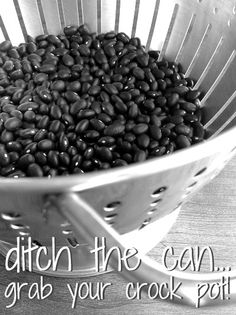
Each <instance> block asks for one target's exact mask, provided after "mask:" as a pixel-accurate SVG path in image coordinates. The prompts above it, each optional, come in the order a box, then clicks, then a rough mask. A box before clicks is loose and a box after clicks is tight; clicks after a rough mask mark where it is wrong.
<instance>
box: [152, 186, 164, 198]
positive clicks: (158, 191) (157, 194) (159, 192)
mask: <svg viewBox="0 0 236 315" xmlns="http://www.w3.org/2000/svg"><path fill="white" fill-rule="evenodd" d="M166 189H167V187H166V186H163V187H159V188H158V189H156V190H154V192H153V193H152V194H151V197H153V198H156V197H158V196H159V195H160V194H161V193H163V192H164V191H165V190H166Z"/></svg>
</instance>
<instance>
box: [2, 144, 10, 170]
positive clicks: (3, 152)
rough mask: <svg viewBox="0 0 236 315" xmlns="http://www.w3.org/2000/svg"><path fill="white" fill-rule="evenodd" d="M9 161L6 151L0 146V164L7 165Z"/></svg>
mask: <svg viewBox="0 0 236 315" xmlns="http://www.w3.org/2000/svg"><path fill="white" fill-rule="evenodd" d="M9 163H10V157H9V155H8V153H7V152H6V151H5V150H4V149H2V148H0V165H1V166H7V165H8V164H9Z"/></svg>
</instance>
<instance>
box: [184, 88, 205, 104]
mask: <svg viewBox="0 0 236 315" xmlns="http://www.w3.org/2000/svg"><path fill="white" fill-rule="evenodd" d="M200 95H201V92H200V91H198V90H190V91H188V93H187V94H186V96H185V97H186V100H187V101H189V102H193V101H195V100H196V99H197V98H199V96H200Z"/></svg>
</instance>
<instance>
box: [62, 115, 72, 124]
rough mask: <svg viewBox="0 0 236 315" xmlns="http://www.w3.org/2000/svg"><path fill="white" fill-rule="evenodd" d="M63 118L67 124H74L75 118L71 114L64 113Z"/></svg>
mask: <svg viewBox="0 0 236 315" xmlns="http://www.w3.org/2000/svg"><path fill="white" fill-rule="evenodd" d="M61 120H62V121H63V123H64V124H65V125H67V126H70V125H74V119H73V117H72V116H71V115H70V114H63V115H62V117H61Z"/></svg>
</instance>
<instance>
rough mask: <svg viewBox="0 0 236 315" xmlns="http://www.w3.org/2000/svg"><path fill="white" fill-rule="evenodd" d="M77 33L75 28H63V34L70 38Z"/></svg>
mask: <svg viewBox="0 0 236 315" xmlns="http://www.w3.org/2000/svg"><path fill="white" fill-rule="evenodd" d="M77 31H78V27H77V26H66V27H64V33H65V35H66V36H72V35H75V34H76V33H77Z"/></svg>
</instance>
